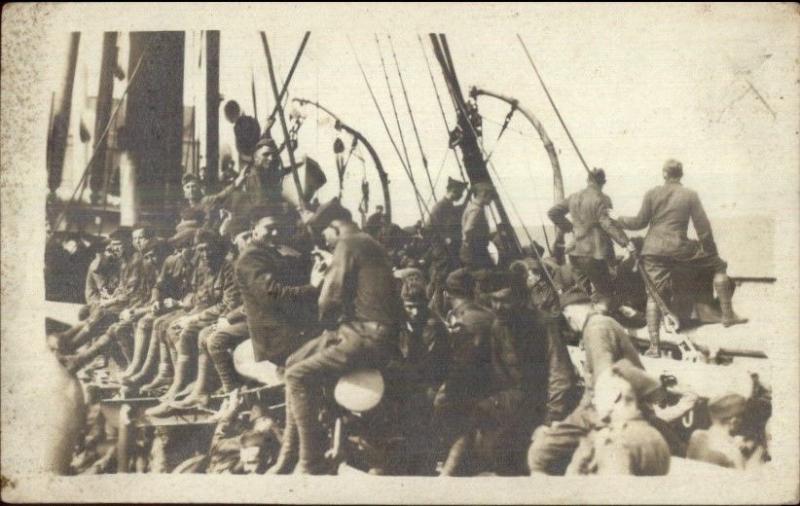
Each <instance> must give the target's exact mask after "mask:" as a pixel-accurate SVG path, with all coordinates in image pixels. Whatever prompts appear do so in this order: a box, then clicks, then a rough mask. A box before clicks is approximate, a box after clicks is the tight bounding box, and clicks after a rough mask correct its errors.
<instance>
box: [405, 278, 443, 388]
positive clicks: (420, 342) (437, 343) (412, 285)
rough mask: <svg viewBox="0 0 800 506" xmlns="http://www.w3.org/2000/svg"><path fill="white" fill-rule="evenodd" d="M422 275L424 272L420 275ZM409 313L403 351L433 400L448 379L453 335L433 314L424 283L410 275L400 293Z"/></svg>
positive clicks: (414, 372)
mask: <svg viewBox="0 0 800 506" xmlns="http://www.w3.org/2000/svg"><path fill="white" fill-rule="evenodd" d="M420 275H421V272H420ZM400 296H401V298H402V299H403V305H404V307H405V310H406V317H407V322H406V326H405V328H404V329H403V331H401V333H400V351H401V352H402V354H403V357H404V358H405V361H406V363H407V364H408V365H410V366H411V369H412V372H413V375H414V378H415V381H416V382H419V383H420V384H422V385H423V386H424V387H425V388H426V389H427V390H428V392H429V397H430V400H431V401H433V396H434V394H435V393H436V390H437V389H438V388H439V386H440V385H441V384H442V382H443V381H444V379H445V378H446V377H447V363H448V360H449V355H450V336H449V335H448V333H447V327H446V326H445V324H444V321H443V320H442V319H441V317H439V318H437V317H436V316H434V315H432V314H431V311H430V309H429V308H428V299H427V298H426V287H425V282H424V280H422V279H420V278H419V277H417V276H416V275H415V274H410V275H408V276H406V277H405V278H404V280H403V286H402V289H401V291H400Z"/></svg>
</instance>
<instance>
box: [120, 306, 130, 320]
mask: <svg viewBox="0 0 800 506" xmlns="http://www.w3.org/2000/svg"><path fill="white" fill-rule="evenodd" d="M119 319H120V320H122V321H128V320H130V319H131V310H130V309H125V310H123V311H122V312H121V313H120V314H119Z"/></svg>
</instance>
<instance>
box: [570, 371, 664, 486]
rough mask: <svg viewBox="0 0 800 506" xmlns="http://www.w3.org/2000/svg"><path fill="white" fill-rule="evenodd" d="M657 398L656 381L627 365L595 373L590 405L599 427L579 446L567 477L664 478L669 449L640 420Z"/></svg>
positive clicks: (660, 391) (659, 391) (659, 436)
mask: <svg viewBox="0 0 800 506" xmlns="http://www.w3.org/2000/svg"><path fill="white" fill-rule="evenodd" d="M662 392H663V390H662V389H661V384H660V383H659V382H658V381H656V380H655V379H653V378H651V377H650V376H648V375H647V374H646V373H645V372H644V371H643V370H642V369H640V368H639V367H637V366H635V365H633V364H632V363H631V362H630V361H628V360H624V359H623V360H620V361H619V362H617V363H616V364H614V366H613V367H612V368H611V369H608V370H606V371H604V372H603V373H601V374H600V375H599V376H598V379H597V383H596V384H595V397H594V404H595V407H596V409H597V413H598V415H597V417H598V419H599V421H600V422H601V423H603V424H604V425H603V426H602V427H601V428H600V429H599V430H595V431H592V432H591V433H590V434H589V435H588V436H587V437H585V438H584V439H583V440H582V441H581V443H580V446H579V447H578V449H577V450H576V451H575V455H574V456H573V458H572V462H571V463H570V465H569V467H568V468H567V474H568V475H571V474H616V475H620V474H628V475H634V476H663V475H666V474H667V473H668V471H669V464H670V448H669V445H668V444H667V441H666V440H665V439H664V437H663V436H662V435H661V433H660V432H659V431H658V430H656V429H655V428H654V427H652V426H651V425H650V423H648V421H647V420H646V418H645V413H647V412H649V410H650V405H651V404H652V403H653V402H656V401H657V400H658V397H659V396H660V394H661V393H662Z"/></svg>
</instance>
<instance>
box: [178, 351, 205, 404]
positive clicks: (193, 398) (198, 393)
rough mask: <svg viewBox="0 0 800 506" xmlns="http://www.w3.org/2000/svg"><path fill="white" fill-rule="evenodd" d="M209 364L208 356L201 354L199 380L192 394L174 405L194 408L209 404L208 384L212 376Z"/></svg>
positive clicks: (198, 361)
mask: <svg viewBox="0 0 800 506" xmlns="http://www.w3.org/2000/svg"><path fill="white" fill-rule="evenodd" d="M208 362H209V358H208V355H207V354H206V353H202V352H201V353H200V356H199V357H198V359H197V380H196V381H195V382H194V386H193V388H192V391H191V393H189V395H188V396H187V397H186V398H185V399H183V400H181V401H179V402H175V403H174V405H175V406H176V407H180V408H192V407H195V406H205V405H206V404H208V383H209V379H210V378H209V376H210V375H211V369H210V368H209V364H208Z"/></svg>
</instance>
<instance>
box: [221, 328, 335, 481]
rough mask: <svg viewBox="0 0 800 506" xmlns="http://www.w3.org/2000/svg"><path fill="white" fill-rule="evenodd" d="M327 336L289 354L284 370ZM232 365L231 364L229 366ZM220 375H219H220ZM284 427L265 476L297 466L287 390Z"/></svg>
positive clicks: (294, 425) (297, 441)
mask: <svg viewBox="0 0 800 506" xmlns="http://www.w3.org/2000/svg"><path fill="white" fill-rule="evenodd" d="M327 338H328V336H327V334H323V335H321V336H319V337H317V338H315V339H312V340H310V341H308V342H307V343H306V344H304V345H303V346H302V347H300V349H298V350H297V351H296V352H294V353H293V354H291V355H290V356H289V358H288V359H287V360H286V368H287V369H290V368H291V367H292V366H293V365H294V364H297V363H299V362H302V361H303V360H305V359H306V358H308V357H311V356H313V355H315V354H316V353H318V352H319V351H320V350H321V349H323V348H324V344H325V342H326V340H327ZM231 365H232V364H231ZM220 375H221V373H220ZM285 409H286V426H285V427H284V429H283V441H281V450H280V452H279V453H278V458H277V459H276V461H275V464H274V465H273V466H272V467H271V468H269V469H268V470H267V474H289V473H291V472H292V471H293V470H294V467H295V466H296V465H297V459H298V448H299V445H300V435H299V434H298V430H297V421H296V418H295V415H294V409H292V399H291V396H290V395H289V391H288V388H287V390H286V408H285Z"/></svg>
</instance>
